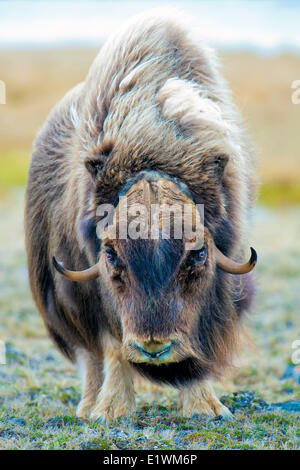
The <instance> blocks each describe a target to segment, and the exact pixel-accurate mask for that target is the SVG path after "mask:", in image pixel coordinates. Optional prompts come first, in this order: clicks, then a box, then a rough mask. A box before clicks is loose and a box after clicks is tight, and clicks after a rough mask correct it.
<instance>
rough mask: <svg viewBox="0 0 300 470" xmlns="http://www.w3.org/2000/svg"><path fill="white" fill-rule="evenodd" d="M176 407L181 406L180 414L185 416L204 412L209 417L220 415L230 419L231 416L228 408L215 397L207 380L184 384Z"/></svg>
mask: <svg viewBox="0 0 300 470" xmlns="http://www.w3.org/2000/svg"><path fill="white" fill-rule="evenodd" d="M178 407H179V408H181V411H182V415H183V416H187V417H192V416H194V415H202V414H204V415H206V416H210V417H215V416H222V417H223V418H226V419H230V420H232V418H233V416H232V414H231V412H230V411H229V410H228V408H226V406H224V405H222V403H221V402H220V400H219V399H218V398H217V396H216V394H215V392H214V389H213V387H212V385H211V383H210V382H209V381H205V382H194V383H192V384H190V385H186V386H185V387H184V388H183V389H182V390H181V391H180V395H179V403H178Z"/></svg>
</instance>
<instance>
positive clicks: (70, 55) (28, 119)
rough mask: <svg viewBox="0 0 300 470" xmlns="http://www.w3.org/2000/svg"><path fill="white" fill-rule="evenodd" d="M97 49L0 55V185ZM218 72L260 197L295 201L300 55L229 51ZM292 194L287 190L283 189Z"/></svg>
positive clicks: (22, 170) (11, 176) (299, 193)
mask: <svg viewBox="0 0 300 470" xmlns="http://www.w3.org/2000/svg"><path fill="white" fill-rule="evenodd" d="M96 53H97V50H96V49H80V48H78V49H76V50H75V49H62V48H60V49H43V50H33V51H31V50H24V51H17V50H16V51H14V50H11V51H3V50H2V51H1V50H0V63H1V77H0V78H1V80H4V81H5V82H6V86H7V104H6V105H2V106H0V142H1V148H0V162H1V174H0V184H1V186H10V185H12V184H15V183H17V184H19V183H24V182H25V180H26V171H27V167H28V163H29V158H28V156H29V154H30V151H31V143H32V140H33V138H34V135H35V133H36V131H37V129H38V128H39V127H40V126H41V124H42V123H43V121H44V119H45V117H46V116H47V114H48V112H49V110H50V109H51V107H52V106H53V105H54V104H55V103H56V102H57V101H58V100H59V99H60V98H61V97H62V96H63V95H64V94H65V92H66V91H67V90H68V89H69V88H70V87H72V86H74V85H75V84H76V83H78V82H79V81H81V80H83V79H84V77H85V75H86V73H87V70H88V68H89V66H90V64H91V63H92V60H93V58H94V57H95V55H96ZM221 61H222V63H223V71H224V74H225V76H226V78H227V79H228V81H229V83H230V86H231V88H232V90H233V96H234V99H235V101H236V102H237V104H238V105H239V106H240V107H241V109H242V113H243V115H244V117H245V120H246V123H247V125H248V128H249V130H250V134H251V135H252V137H253V140H254V143H255V146H256V149H257V154H258V172H259V175H260V177H261V180H262V182H263V183H265V184H266V186H262V193H261V199H262V200H263V201H264V202H267V203H272V201H273V200H274V201H275V203H278V202H279V203H280V202H281V200H282V198H283V196H284V197H285V199H287V202H289V201H294V202H298V203H299V202H300V184H299V181H300V164H299V158H300V157H299V130H298V126H299V118H300V105H298V106H297V105H294V104H292V102H291V94H292V89H291V83H292V81H293V80H295V79H297V78H299V66H300V57H297V56H294V55H289V54H285V55H281V56H275V57H262V56H257V55H254V54H250V53H227V54H223V55H222V57H221ZM287 184H289V185H293V190H292V191H290V192H289V193H286V185H287Z"/></svg>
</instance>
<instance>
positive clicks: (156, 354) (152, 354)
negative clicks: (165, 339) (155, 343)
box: [136, 343, 171, 359]
mask: <svg viewBox="0 0 300 470" xmlns="http://www.w3.org/2000/svg"><path fill="white" fill-rule="evenodd" d="M136 347H137V348H138V349H139V350H140V351H141V352H142V353H143V354H145V355H146V356H147V357H149V358H150V359H160V358H161V357H163V356H165V355H167V354H168V353H169V352H170V349H171V343H168V344H165V345H161V346H160V347H159V348H157V349H155V350H153V349H152V350H150V349H147V347H145V346H141V345H140V344H138V343H136Z"/></svg>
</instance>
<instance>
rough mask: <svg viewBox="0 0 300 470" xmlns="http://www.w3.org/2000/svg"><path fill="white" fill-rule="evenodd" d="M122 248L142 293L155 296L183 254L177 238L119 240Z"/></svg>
mask: <svg viewBox="0 0 300 470" xmlns="http://www.w3.org/2000/svg"><path fill="white" fill-rule="evenodd" d="M121 242H122V245H123V246H122V248H123V249H122V251H123V253H124V255H125V257H126V261H127V263H128V266H129V268H130V271H131V273H132V275H133V277H134V279H135V282H136V283H137V285H138V286H139V287H140V289H141V291H142V292H145V293H147V294H152V295H153V294H155V295H159V294H161V293H162V291H163V290H165V289H166V288H167V286H168V285H169V284H170V282H171V279H172V276H173V274H174V273H175V272H176V270H177V268H178V266H179V264H180V262H181V260H182V257H183V254H184V244H183V241H182V240H180V239H174V238H169V239H164V238H159V239H158V240H143V239H137V240H131V239H127V240H122V241H121Z"/></svg>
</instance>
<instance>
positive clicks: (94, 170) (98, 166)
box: [84, 156, 104, 179]
mask: <svg viewBox="0 0 300 470" xmlns="http://www.w3.org/2000/svg"><path fill="white" fill-rule="evenodd" d="M84 164H85V167H86V169H87V170H88V172H89V173H90V174H91V175H92V177H93V178H94V179H96V178H97V176H99V174H100V173H101V170H102V168H103V166H104V161H103V160H102V159H101V157H99V156H98V157H95V158H89V159H87V160H85V162H84Z"/></svg>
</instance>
